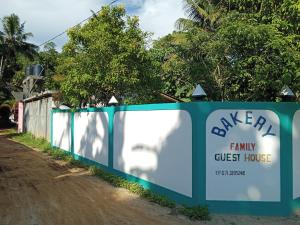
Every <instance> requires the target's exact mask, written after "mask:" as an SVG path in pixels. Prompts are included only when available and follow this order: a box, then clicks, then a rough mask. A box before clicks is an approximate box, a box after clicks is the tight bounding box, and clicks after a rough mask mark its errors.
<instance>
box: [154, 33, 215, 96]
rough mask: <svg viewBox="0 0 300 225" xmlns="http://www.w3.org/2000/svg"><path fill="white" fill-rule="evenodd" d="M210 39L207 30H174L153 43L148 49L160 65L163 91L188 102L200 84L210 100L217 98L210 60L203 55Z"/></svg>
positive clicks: (159, 71)
mask: <svg viewBox="0 0 300 225" xmlns="http://www.w3.org/2000/svg"><path fill="white" fill-rule="evenodd" d="M209 39H210V35H209V34H208V33H204V32H202V31H200V30H198V29H193V30H190V32H174V33H173V34H170V35H167V36H165V37H163V38H161V39H160V40H158V41H155V42H154V45H153V49H151V52H152V54H153V55H154V56H155V57H153V58H155V60H156V61H157V62H158V65H159V66H158V68H159V69H158V73H159V74H160V76H161V79H162V81H163V88H162V92H163V93H166V94H169V95H171V96H175V97H177V98H179V99H181V100H183V101H189V100H190V96H191V94H192V92H193V90H194V88H195V86H196V84H198V83H199V84H201V85H202V86H203V87H204V89H205V90H206V91H207V93H208V95H209V96H210V98H211V99H217V97H218V95H219V93H218V92H216V90H217V89H216V88H215V87H216V83H215V81H214V79H213V77H211V76H210V75H209V72H210V71H209V68H210V62H209V61H208V60H207V59H206V58H205V55H206V53H205V44H206V43H207V42H208V41H209Z"/></svg>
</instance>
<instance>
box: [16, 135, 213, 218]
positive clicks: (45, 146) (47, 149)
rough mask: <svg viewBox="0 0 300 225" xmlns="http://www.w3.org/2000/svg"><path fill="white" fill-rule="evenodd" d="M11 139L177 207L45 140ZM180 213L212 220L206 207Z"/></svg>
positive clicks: (134, 183) (144, 195)
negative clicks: (54, 146)
mask: <svg viewBox="0 0 300 225" xmlns="http://www.w3.org/2000/svg"><path fill="white" fill-rule="evenodd" d="M10 137H11V139H12V140H15V141H17V142H20V143H22V144H25V145H27V146H29V147H31V148H34V149H38V150H40V151H42V152H44V153H47V154H49V155H50V156H51V158H53V159H55V160H64V161H66V162H67V163H68V164H70V165H73V166H77V167H85V168H87V169H88V170H89V172H90V174H92V175H95V176H97V177H100V178H101V179H103V180H105V181H107V182H108V183H110V184H112V185H113V186H115V187H121V188H125V189H127V190H129V191H130V192H132V193H135V194H137V195H139V196H141V197H142V198H145V199H147V200H149V201H150V202H154V203H157V204H159V205H161V206H163V207H169V208H171V209H173V208H175V207H176V203H175V202H174V201H172V200H170V199H169V198H167V197H166V196H163V195H159V194H156V193H154V192H153V191H151V190H149V189H145V188H144V187H143V186H142V185H140V184H138V183H136V182H130V181H128V180H126V179H124V178H122V177H120V176H117V175H114V174H112V173H109V172H106V171H104V170H102V169H100V168H98V167H97V166H95V165H92V166H89V165H87V164H84V163H82V162H81V161H79V160H76V159H75V158H74V157H73V156H72V155H71V154H70V153H69V152H66V151H63V150H60V149H58V148H52V147H51V145H50V144H49V143H48V142H47V140H45V139H41V138H36V137H34V136H33V135H31V134H29V133H24V134H16V133H15V132H14V133H11V134H10ZM178 212H179V213H180V214H182V215H185V216H187V217H188V218H190V219H191V220H210V216H209V211H208V208H207V207H206V206H194V207H188V206H182V207H180V208H179V210H178Z"/></svg>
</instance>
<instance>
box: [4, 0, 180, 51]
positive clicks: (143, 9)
mask: <svg viewBox="0 0 300 225" xmlns="http://www.w3.org/2000/svg"><path fill="white" fill-rule="evenodd" d="M182 1H183V0H119V1H118V2H117V3H115V5H116V4H123V5H125V7H126V10H127V13H128V14H129V15H137V16H139V18H140V26H141V28H142V29H143V30H144V31H148V32H152V33H153V39H157V38H159V37H162V36H164V35H166V34H168V33H171V32H172V31H173V30H174V24H175V21H176V20H177V19H178V18H180V17H184V12H183V3H182ZM107 3H110V1H109V0H0V18H3V17H4V16H7V15H10V14H12V13H15V14H17V15H18V16H19V17H20V19H21V21H22V22H25V31H27V32H31V33H33V35H34V36H33V37H32V38H30V39H29V41H30V42H32V43H34V44H36V45H40V44H42V43H44V42H45V41H47V40H49V39H51V38H52V37H54V36H56V35H57V34H59V33H61V32H63V31H65V30H66V29H68V28H70V27H72V26H74V25H75V24H77V23H79V22H80V21H82V20H84V19H85V18H87V17H89V16H90V15H91V10H93V11H94V12H97V11H98V10H99V9H100V8H101V6H103V5H104V4H107ZM0 29H1V28H0ZM66 41H67V35H66V34H65V35H62V36H61V37H59V38H57V39H55V40H54V42H55V44H56V45H57V48H58V49H61V47H62V46H63V44H64V43H66Z"/></svg>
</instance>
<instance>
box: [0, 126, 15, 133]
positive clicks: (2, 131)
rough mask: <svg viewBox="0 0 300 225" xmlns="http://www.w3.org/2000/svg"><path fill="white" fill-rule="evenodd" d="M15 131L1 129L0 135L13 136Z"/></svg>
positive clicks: (13, 129)
mask: <svg viewBox="0 0 300 225" xmlns="http://www.w3.org/2000/svg"><path fill="white" fill-rule="evenodd" d="M16 132H17V131H16V129H15V128H10V129H3V130H0V135H9V134H15V133H16Z"/></svg>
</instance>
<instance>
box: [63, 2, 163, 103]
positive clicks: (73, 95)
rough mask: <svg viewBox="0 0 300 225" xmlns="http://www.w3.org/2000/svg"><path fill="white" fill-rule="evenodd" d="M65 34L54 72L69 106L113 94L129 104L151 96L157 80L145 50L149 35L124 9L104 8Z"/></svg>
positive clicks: (157, 83) (157, 87)
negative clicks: (60, 78) (66, 40)
mask: <svg viewBox="0 0 300 225" xmlns="http://www.w3.org/2000/svg"><path fill="white" fill-rule="evenodd" d="M68 36H69V41H68V43H67V44H66V45H65V46H64V47H63V52H62V57H61V60H60V64H59V68H58V70H57V71H58V73H59V74H63V75H64V76H65V78H64V81H63V82H62V86H61V90H62V92H63V94H64V96H65V98H66V100H67V101H68V102H69V103H71V104H72V105H73V106H78V105H80V104H82V103H84V102H88V101H89V99H90V98H91V96H95V97H96V99H97V101H101V102H103V103H107V101H108V100H109V98H110V97H111V96H112V95H116V96H117V97H118V98H119V99H120V98H124V100H125V102H126V101H127V102H133V103H139V102H151V99H153V98H155V93H156V91H157V90H158V89H159V79H158V77H157V76H155V74H154V65H153V63H152V60H151V58H150V55H149V53H148V51H147V49H146V46H147V38H148V34H147V33H144V32H142V31H141V29H140V28H139V23H138V18H137V17H129V16H126V14H125V9H124V8H123V7H120V6H117V7H112V8H110V7H103V8H102V9H101V11H100V12H99V13H98V14H97V15H95V16H94V17H93V18H92V19H90V20H89V21H88V22H87V23H86V24H84V25H83V26H81V27H80V26H78V27H76V28H73V29H71V30H70V31H69V32H68Z"/></svg>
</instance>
